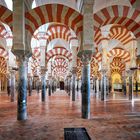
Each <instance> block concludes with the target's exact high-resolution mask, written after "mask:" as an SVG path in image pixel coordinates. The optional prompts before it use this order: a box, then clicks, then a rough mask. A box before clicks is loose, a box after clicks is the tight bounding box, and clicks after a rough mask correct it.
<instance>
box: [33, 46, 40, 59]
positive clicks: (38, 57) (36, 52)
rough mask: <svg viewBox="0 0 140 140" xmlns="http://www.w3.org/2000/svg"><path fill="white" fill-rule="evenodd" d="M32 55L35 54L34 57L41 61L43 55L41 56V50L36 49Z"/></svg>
mask: <svg viewBox="0 0 140 140" xmlns="http://www.w3.org/2000/svg"><path fill="white" fill-rule="evenodd" d="M32 54H33V56H32V57H34V58H36V59H38V60H40V56H41V54H40V48H38V47H36V48H35V49H33V51H32Z"/></svg>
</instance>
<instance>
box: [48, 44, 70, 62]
mask: <svg viewBox="0 0 140 140" xmlns="http://www.w3.org/2000/svg"><path fill="white" fill-rule="evenodd" d="M54 56H64V57H65V58H67V59H68V60H69V61H71V60H72V53H70V52H69V51H68V50H67V49H65V48H64V47H55V48H54V49H52V50H50V51H48V52H47V53H46V61H47V62H48V61H49V60H50V58H52V57H54Z"/></svg>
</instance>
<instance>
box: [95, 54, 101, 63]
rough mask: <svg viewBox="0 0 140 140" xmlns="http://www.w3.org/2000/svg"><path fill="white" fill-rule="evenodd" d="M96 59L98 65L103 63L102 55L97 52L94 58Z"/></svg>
mask: <svg viewBox="0 0 140 140" xmlns="http://www.w3.org/2000/svg"><path fill="white" fill-rule="evenodd" d="M94 58H95V59H96V61H97V63H99V62H101V61H102V54H101V52H97V53H96V54H95V56H94Z"/></svg>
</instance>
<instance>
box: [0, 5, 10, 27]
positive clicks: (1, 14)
mask: <svg viewBox="0 0 140 140" xmlns="http://www.w3.org/2000/svg"><path fill="white" fill-rule="evenodd" d="M12 17H13V15H12V11H10V10H9V9H7V8H6V7H4V6H2V5H0V21H2V22H3V23H5V24H7V25H8V26H9V27H10V28H11V29H12V20H13V18H12Z"/></svg>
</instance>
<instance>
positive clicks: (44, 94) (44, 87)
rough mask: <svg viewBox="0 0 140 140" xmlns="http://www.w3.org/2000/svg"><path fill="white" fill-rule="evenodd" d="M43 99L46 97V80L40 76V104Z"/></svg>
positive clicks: (43, 76)
mask: <svg viewBox="0 0 140 140" xmlns="http://www.w3.org/2000/svg"><path fill="white" fill-rule="evenodd" d="M45 97H46V79H45V75H44V74H43V75H42V102H44V101H45Z"/></svg>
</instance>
